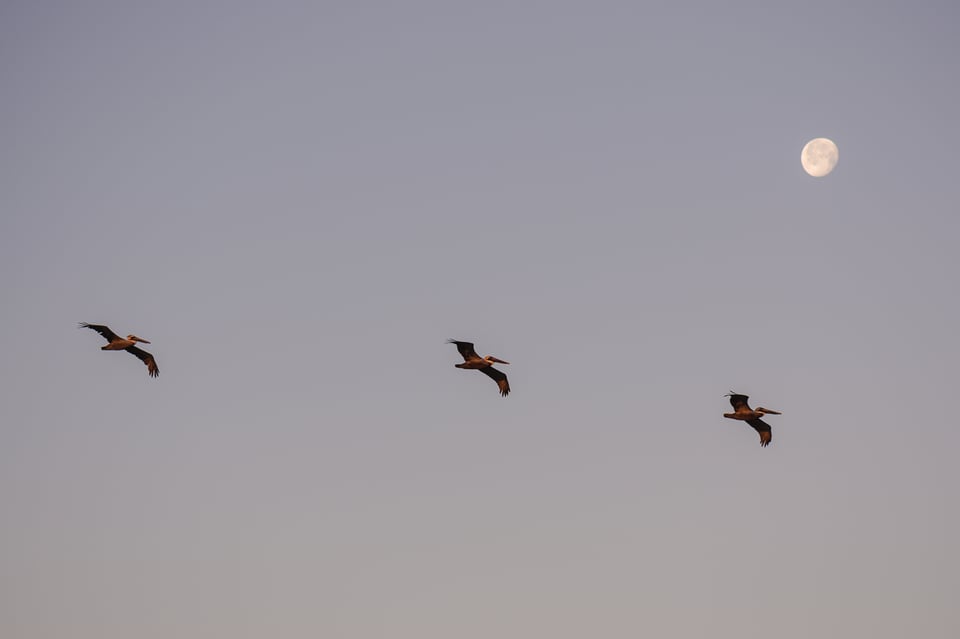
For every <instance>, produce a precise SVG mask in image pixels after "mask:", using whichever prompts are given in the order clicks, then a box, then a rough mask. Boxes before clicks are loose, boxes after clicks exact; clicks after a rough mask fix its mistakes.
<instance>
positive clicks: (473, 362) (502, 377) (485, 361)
mask: <svg viewBox="0 0 960 639" xmlns="http://www.w3.org/2000/svg"><path fill="white" fill-rule="evenodd" d="M447 343H448V344H456V345H457V350H458V351H460V354H461V355H462V356H463V363H462V364H454V366H456V367H457V368H463V369H466V370H478V371H480V372H481V373H483V374H484V375H486V376H487V377H489V378H490V379H492V380H493V381H495V382H496V383H497V387H498V388H499V389H500V395H502V396H503V397H506V396H507V395H509V394H510V382H509V381H507V375H506V373H504V372H503V371H500V370H497V369H496V368H494V367H493V365H494V364H509V363H510V362H506V361H504V360H502V359H498V358H496V357H494V356H493V355H487V356H486V357H480V356H479V355H477V351H476V350H474V348H473V343H472V342H463V341H460V340H455V339H448V340H447Z"/></svg>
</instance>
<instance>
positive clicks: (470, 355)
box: [447, 339, 480, 362]
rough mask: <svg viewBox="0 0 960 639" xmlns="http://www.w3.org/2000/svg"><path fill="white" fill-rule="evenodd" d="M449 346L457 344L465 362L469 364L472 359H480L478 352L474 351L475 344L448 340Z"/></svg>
mask: <svg viewBox="0 0 960 639" xmlns="http://www.w3.org/2000/svg"><path fill="white" fill-rule="evenodd" d="M447 344H456V345H457V350H458V351H460V354H461V355H463V361H465V362H469V361H470V360H472V359H480V356H479V355H477V351H475V350H473V342H461V341H459V340H455V339H448V340H447Z"/></svg>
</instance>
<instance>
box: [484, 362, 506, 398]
mask: <svg viewBox="0 0 960 639" xmlns="http://www.w3.org/2000/svg"><path fill="white" fill-rule="evenodd" d="M479 370H480V372H481V373H483V374H484V375H486V376H487V377H489V378H490V379H492V380H493V381H495V382H496V383H497V386H499V387H500V394H501V395H503V396H504V397H506V396H507V395H509V394H510V382H508V381H507V374H506V373H504V372H503V371H498V370H497V369H495V368H494V367H493V366H487V367H486V368H481V369H479Z"/></svg>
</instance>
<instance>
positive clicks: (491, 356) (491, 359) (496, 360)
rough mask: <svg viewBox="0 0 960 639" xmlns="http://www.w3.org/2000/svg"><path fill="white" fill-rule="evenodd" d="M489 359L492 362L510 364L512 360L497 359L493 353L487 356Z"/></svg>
mask: <svg viewBox="0 0 960 639" xmlns="http://www.w3.org/2000/svg"><path fill="white" fill-rule="evenodd" d="M487 359H489V360H490V361H491V362H496V363H497V364H509V363H510V362H505V361H503V360H502V359H497V358H496V357H494V356H493V355H488V356H487Z"/></svg>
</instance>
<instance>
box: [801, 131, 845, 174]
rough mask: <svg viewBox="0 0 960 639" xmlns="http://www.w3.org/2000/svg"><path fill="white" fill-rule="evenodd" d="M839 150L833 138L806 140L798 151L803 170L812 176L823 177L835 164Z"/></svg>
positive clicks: (838, 156)
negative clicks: (801, 149)
mask: <svg viewBox="0 0 960 639" xmlns="http://www.w3.org/2000/svg"><path fill="white" fill-rule="evenodd" d="M839 159H840V150H839V149H837V145H836V144H834V143H833V140H830V139H827V138H816V139H814V140H810V141H809V142H807V143H806V144H805V145H804V147H803V151H801V152H800V164H802V165H803V170H804V171H806V172H807V173H808V174H810V175H812V176H813V177H823V176H824V175H827V174H828V173H830V171H832V170H833V167H835V166H837V160H839Z"/></svg>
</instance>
